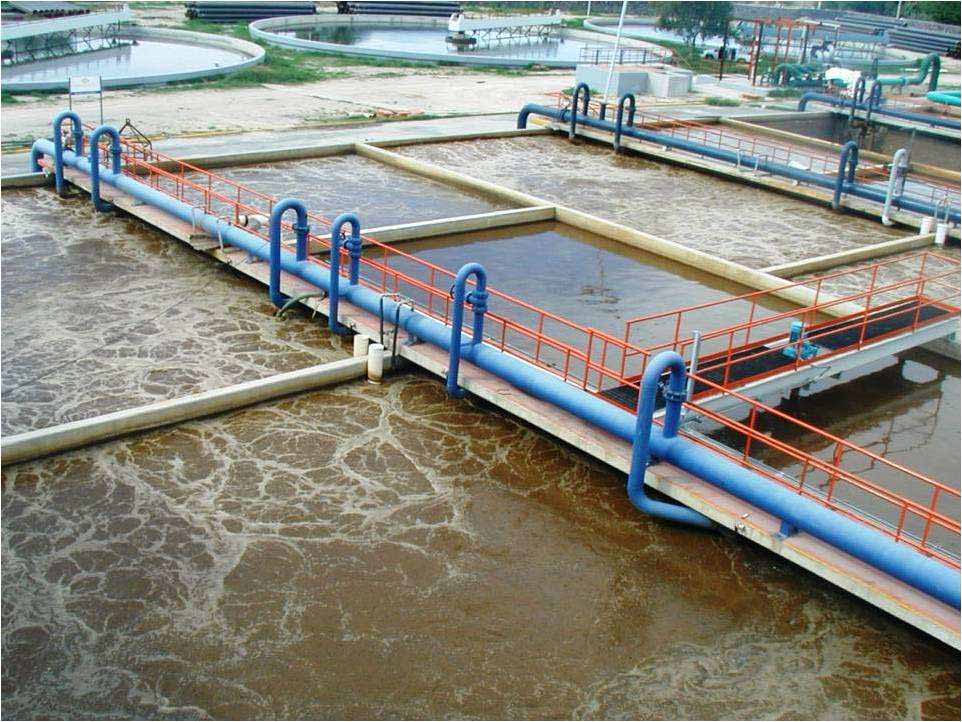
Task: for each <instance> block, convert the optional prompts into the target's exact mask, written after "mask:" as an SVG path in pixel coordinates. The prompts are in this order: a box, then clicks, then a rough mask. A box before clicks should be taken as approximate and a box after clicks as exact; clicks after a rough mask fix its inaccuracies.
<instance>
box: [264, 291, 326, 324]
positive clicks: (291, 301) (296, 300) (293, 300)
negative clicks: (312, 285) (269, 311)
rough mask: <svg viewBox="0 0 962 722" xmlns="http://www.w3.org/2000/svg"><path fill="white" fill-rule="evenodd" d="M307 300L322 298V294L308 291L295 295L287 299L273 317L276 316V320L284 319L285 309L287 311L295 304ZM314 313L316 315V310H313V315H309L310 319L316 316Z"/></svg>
mask: <svg viewBox="0 0 962 722" xmlns="http://www.w3.org/2000/svg"><path fill="white" fill-rule="evenodd" d="M308 298H324V294H323V293H316V292H312V291H308V292H307V293H299V294H297V295H296V296H294V297H293V298H289V299H287V303H285V304H284V305H283V306H281V308H280V309H278V311H277V313H275V314H274V315H275V316H277V317H278V318H283V317H284V312H285V311H286V310H287V309H289V308H290V307H291V306H295V305H297V304H298V303H300V302H301V301H304V300H306V299H308ZM316 313H317V309H316V308H315V309H314V313H312V314H311V318H314V314H316Z"/></svg>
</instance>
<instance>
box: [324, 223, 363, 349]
mask: <svg viewBox="0 0 962 722" xmlns="http://www.w3.org/2000/svg"><path fill="white" fill-rule="evenodd" d="M345 223H349V224H350V225H351V235H350V237H349V238H348V239H347V240H346V241H344V246H345V247H346V248H347V250H348V253H349V254H350V259H351V261H350V267H349V268H348V282H349V283H350V284H351V285H352V286H356V285H357V283H358V279H359V278H360V272H361V221H360V219H359V218H358V217H357V216H356V215H355V214H353V213H342V214H341V215H339V216H338V217H337V218H335V219H334V225H332V226H331V256H330V259H329V263H330V264H331V278H330V288H331V290H330V293H329V294H328V314H327V325H328V328H330V329H331V331H332V332H333V333H336V334H339V335H342V336H343V335H344V334H346V333H348V332H349V331H350V329H349V328H347V327H346V326H343V325H341V323H340V322H339V321H338V320H337V319H338V315H337V309H338V305H339V303H340V296H341V241H342V229H343V228H344V224H345Z"/></svg>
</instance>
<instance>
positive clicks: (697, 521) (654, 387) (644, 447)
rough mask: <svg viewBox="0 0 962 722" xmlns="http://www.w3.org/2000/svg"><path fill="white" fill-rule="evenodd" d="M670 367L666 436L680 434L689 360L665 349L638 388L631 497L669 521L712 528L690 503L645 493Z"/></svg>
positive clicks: (629, 480)
mask: <svg viewBox="0 0 962 722" xmlns="http://www.w3.org/2000/svg"><path fill="white" fill-rule="evenodd" d="M665 371H670V372H671V375H670V376H669V377H668V386H667V388H665V389H664V392H663V394H664V396H665V424H664V427H663V428H662V432H661V435H662V438H664V439H665V440H666V441H668V440H670V439H674V438H675V437H676V436H677V435H678V424H679V420H680V418H681V405H682V402H683V401H684V400H685V396H686V390H687V388H686V387H687V382H686V379H685V360H684V359H683V358H682V357H681V356H679V355H678V354H677V353H675V352H674V351H663V352H662V353H660V354H658V355H657V356H655V357H654V358H653V359H651V361H649V362H648V368H647V369H646V370H645V375H644V377H643V378H642V381H641V389H640V390H639V392H638V419H637V420H636V422H635V437H634V441H633V442H632V447H631V471H630V472H629V474H628V498H629V499H631V503H632V504H634V505H635V507H636V508H638V509H639V510H641V511H643V512H645V513H646V514H651V515H652V516H657V517H659V518H661V519H667V520H669V521H676V522H681V523H684V524H691V525H693V526H698V527H702V528H704V529H710V528H712V522H711V520H710V519H709V518H708V517H706V516H703V515H701V514H699V513H698V512H697V511H694V510H692V509H689V508H688V507H684V506H678V505H676V504H668V503H665V502H663V501H656V500H654V499H652V498H651V497H649V496H648V495H647V494H645V471H646V470H647V468H648V463H649V461H650V460H651V450H650V444H651V425H652V420H653V418H654V415H655V398H656V397H657V395H658V387H659V383H660V382H661V377H662V374H664V373H665Z"/></svg>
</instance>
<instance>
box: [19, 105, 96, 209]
mask: <svg viewBox="0 0 962 722" xmlns="http://www.w3.org/2000/svg"><path fill="white" fill-rule="evenodd" d="M65 120H69V121H70V124H71V125H72V126H73V128H72V132H73V148H74V152H75V153H79V154H80V155H83V152H84V128H83V123H81V122H80V116H79V115H77V114H76V113H74V112H73V111H72V110H65V111H63V112H62V113H61V114H60V115H58V116H57V117H56V118H54V119H53V145H54V149H55V153H56V155H55V156H54V160H53V162H54V179H55V183H56V186H57V195H58V196H61V197H63V194H64V192H65V190H66V189H65V187H64V181H63V122H64V121H65ZM30 159H31V167H32V166H33V164H34V157H33V152H32V151H31V153H30ZM37 170H40V168H39V165H38V166H37Z"/></svg>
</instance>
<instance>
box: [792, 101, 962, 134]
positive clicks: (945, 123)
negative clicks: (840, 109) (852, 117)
mask: <svg viewBox="0 0 962 722" xmlns="http://www.w3.org/2000/svg"><path fill="white" fill-rule="evenodd" d="M809 102H817V103H827V104H828V105H835V106H848V105H849V101H848V100H845V99H842V98H836V97H835V96H834V95H827V94H825V93H814V92H813V93H805V94H804V95H803V96H802V97H801V98H799V100H798V109H799V110H805V108H806V107H807V106H808V104H809ZM857 108H858V110H866V111H867V110H868V106H866V105H864V104H862V103H859V104H857ZM874 112H875V113H876V114H878V115H888V116H891V117H892V118H901V119H902V120H911V121H914V122H916V123H925V124H927V125H932V126H937V127H939V128H951V129H952V130H959V128H960V124H959V121H957V120H951V119H949V118H940V117H938V116H936V115H928V114H925V113H911V112H909V111H907V110H895V109H892V108H880V107H876V108H875V109H874Z"/></svg>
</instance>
